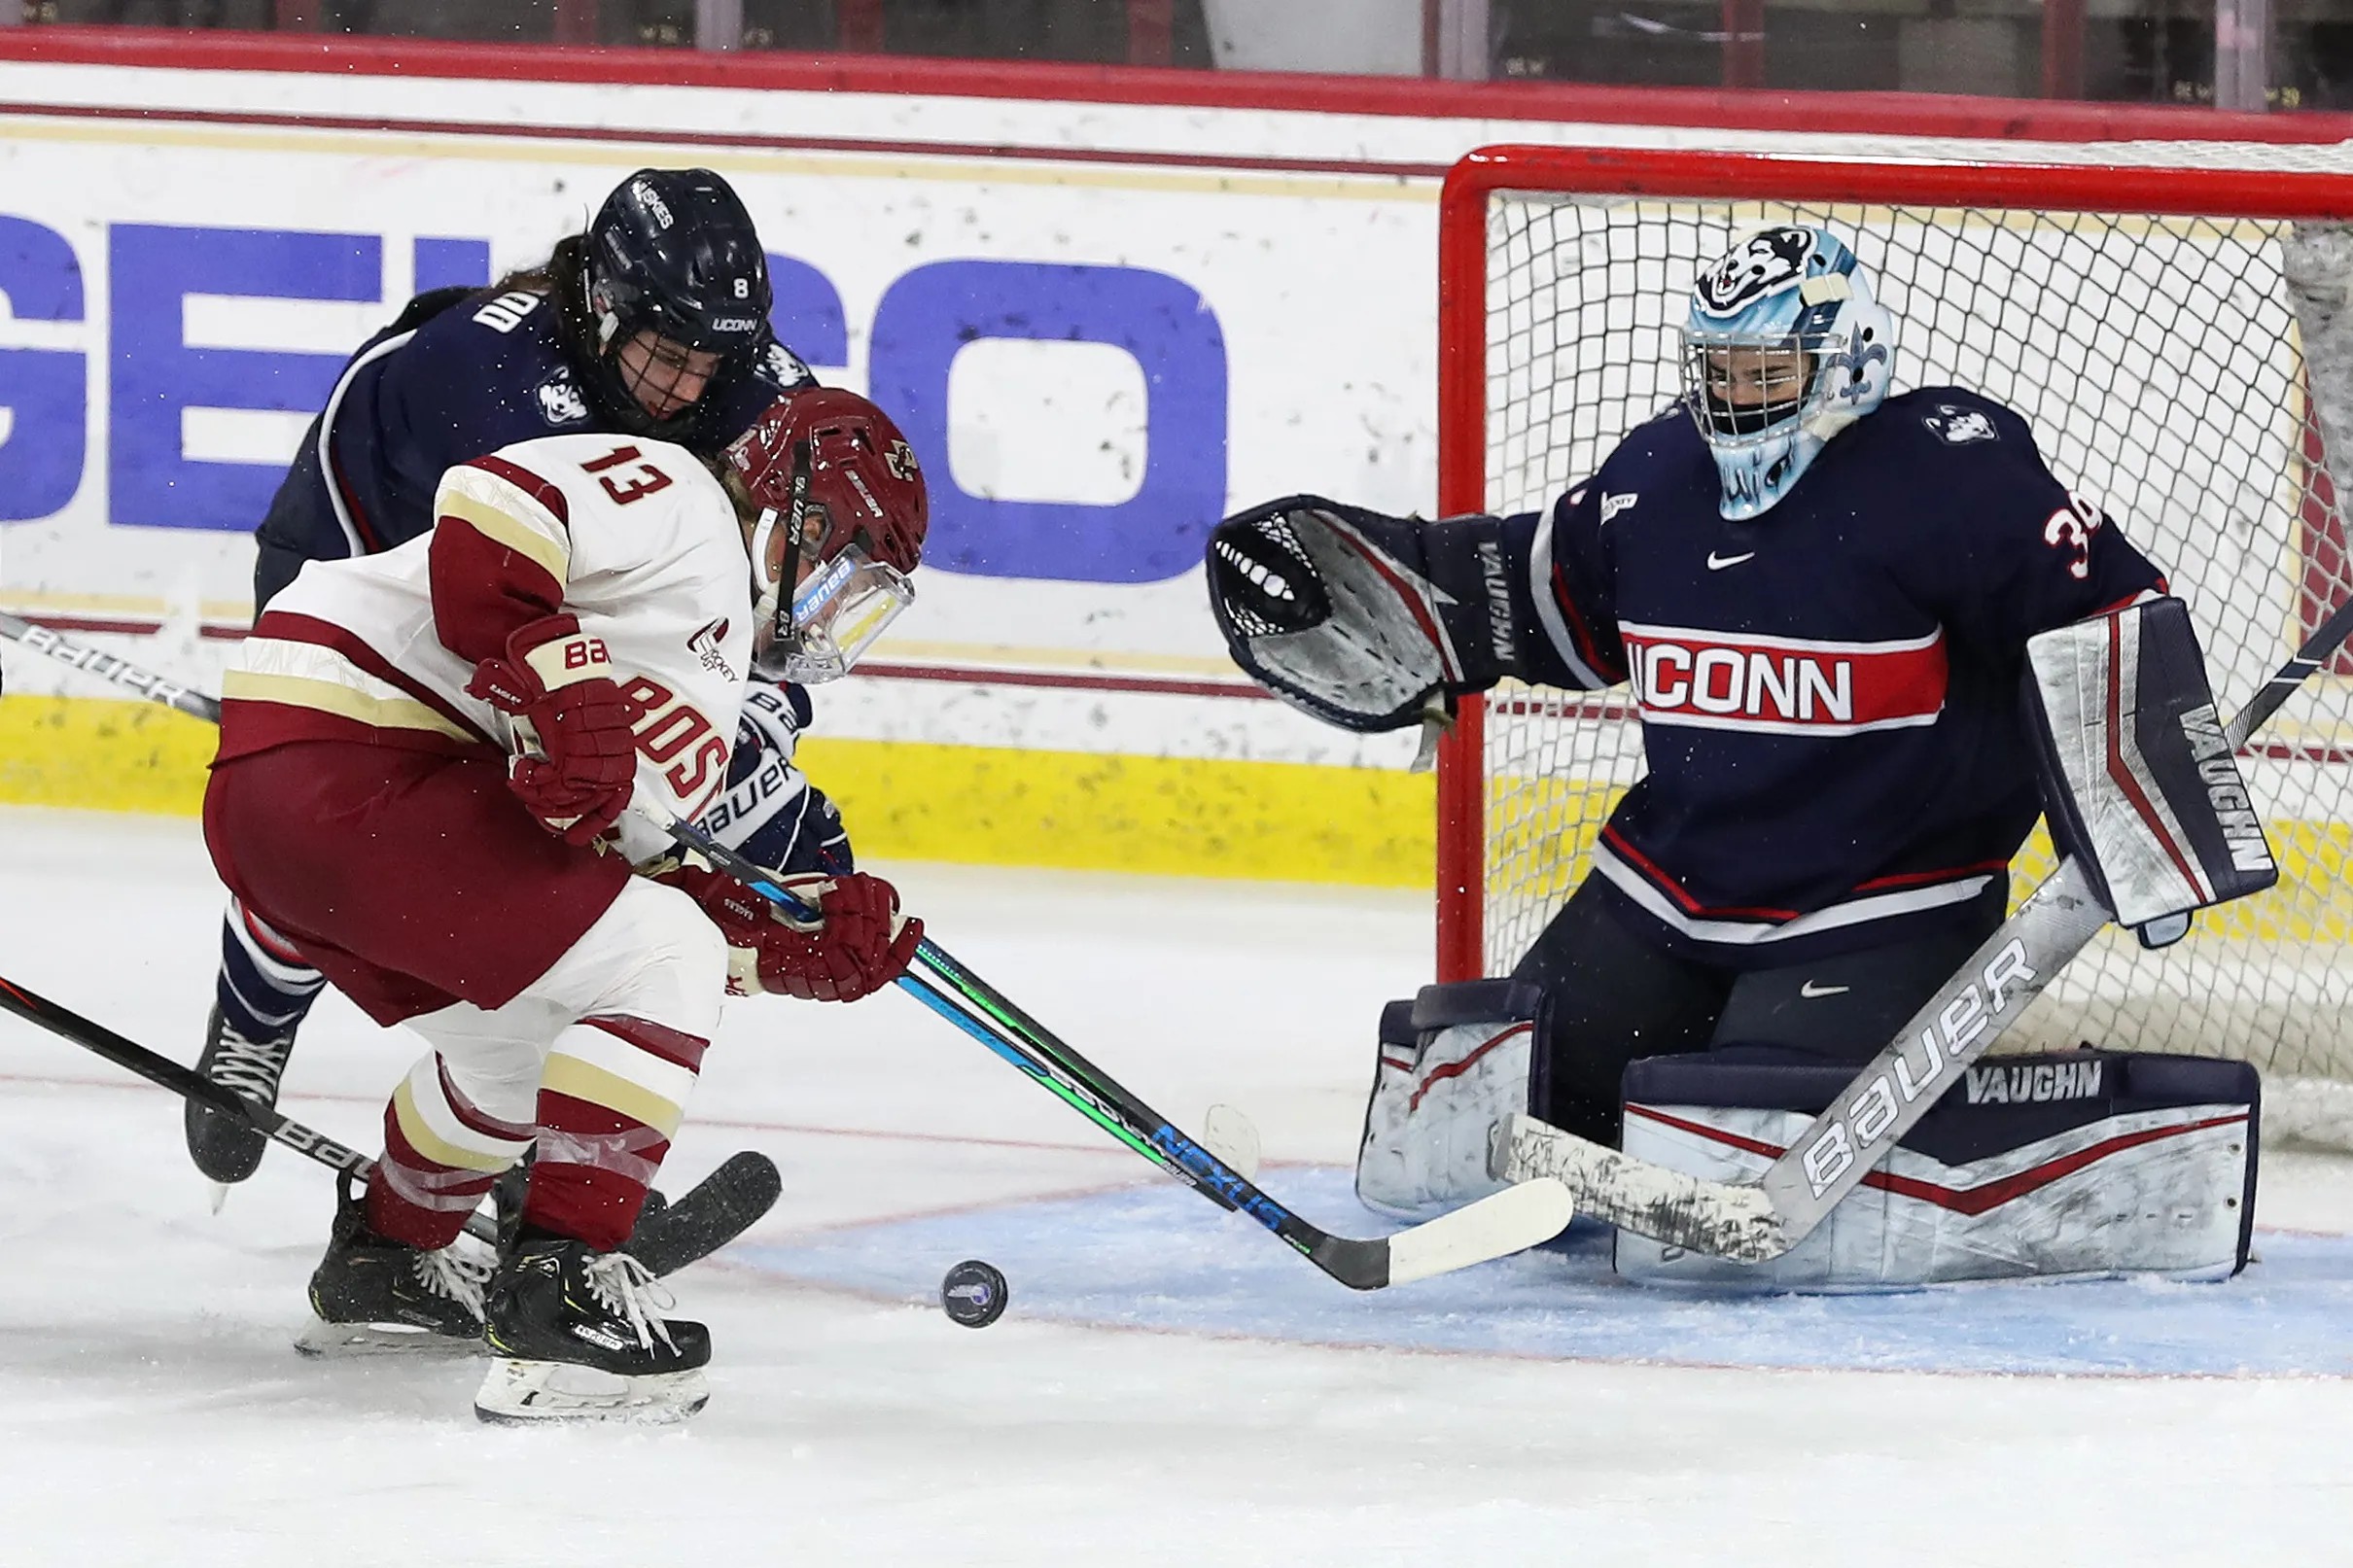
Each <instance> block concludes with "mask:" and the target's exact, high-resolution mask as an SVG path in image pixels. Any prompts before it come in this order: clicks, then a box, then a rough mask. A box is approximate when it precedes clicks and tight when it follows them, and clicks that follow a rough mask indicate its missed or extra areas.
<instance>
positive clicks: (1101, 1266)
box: [728, 1167, 2353, 1376]
mask: <svg viewBox="0 0 2353 1568" xmlns="http://www.w3.org/2000/svg"><path fill="white" fill-rule="evenodd" d="M1269 1185H1270V1190H1272V1191H1275V1192H1277V1193H1279V1194H1281V1195H1282V1199H1283V1201H1284V1202H1287V1203H1295V1204H1296V1205H1297V1206H1298V1209H1299V1211H1300V1212H1301V1213H1303V1214H1305V1215H1306V1216H1307V1217H1309V1218H1311V1219H1314V1220H1315V1221H1316V1222H1317V1223H1318V1224H1320V1225H1323V1226H1325V1227H1326V1228H1327V1229H1330V1230H1333V1231H1338V1232H1343V1233H1346V1234H1350V1235H1358V1236H1372V1235H1379V1234H1381V1233H1383V1232H1384V1231H1387V1230H1391V1229H1394V1227H1393V1226H1390V1225H1388V1224H1387V1222H1384V1221H1382V1220H1380V1219H1378V1218H1377V1217H1375V1216H1373V1215H1371V1214H1369V1213H1367V1212H1366V1211H1365V1210H1364V1208H1363V1207H1362V1206H1361V1205H1359V1204H1358V1203H1357V1202H1356V1201H1355V1198H1354V1196H1353V1194H1352V1192H1351V1191H1350V1186H1349V1175H1348V1172H1347V1171H1345V1170H1342V1169H1338V1168H1333V1167H1282V1168H1281V1169H1278V1170H1276V1171H1274V1172H1272V1173H1271V1175H1270V1183H1269ZM1608 1251H1609V1243H1608V1233H1607V1232H1606V1231H1605V1230H1603V1229H1601V1228H1599V1227H1589V1226H1583V1225H1580V1226H1579V1227H1577V1228H1575V1229H1573V1230H1572V1231H1571V1232H1570V1233H1569V1235H1568V1237H1566V1238H1564V1240H1563V1241H1562V1242H1560V1243H1557V1244H1556V1247H1555V1248H1550V1249H1546V1250H1543V1251H1540V1252H1535V1253H1528V1254H1524V1255H1522V1256H1520V1257H1517V1258H1509V1259H1505V1260H1503V1261H1502V1262H1499V1263H1494V1264H1489V1265H1486V1266H1484V1267H1481V1268H1477V1269H1471V1270H1466V1271H1464V1272H1460V1273H1456V1274H1451V1275H1445V1276H1442V1277H1440V1278H1437V1279H1430V1280H1423V1281H1421V1282H1419V1283H1416V1284H1411V1285H1404V1286H1399V1287H1396V1288H1394V1289H1391V1290H1387V1291H1377V1292H1372V1293H1369V1294H1358V1293H1357V1292H1354V1291H1351V1290H1348V1289H1346V1288H1345V1287H1343V1286H1341V1285H1339V1284H1337V1283H1335V1282H1333V1281H1332V1280H1329V1279H1327V1278H1325V1277H1323V1275H1322V1274H1321V1273H1320V1272H1317V1270H1316V1269H1314V1268H1313V1267H1311V1266H1310V1265H1308V1264H1307V1263H1306V1262H1305V1261H1303V1260H1301V1259H1299V1258H1297V1257H1295V1256H1292V1255H1291V1254H1290V1252H1289V1249H1288V1248H1286V1247H1284V1246H1283V1245H1282V1243H1281V1242H1280V1241H1278V1240H1276V1239H1275V1238H1274V1237H1271V1236H1269V1235H1267V1234H1266V1233H1265V1232H1264V1231H1262V1230H1261V1229H1259V1228H1258V1227H1257V1226H1256V1225H1254V1224H1252V1223H1250V1222H1249V1221H1247V1220H1245V1219H1243V1218H1241V1217H1240V1216H1238V1215H1229V1214H1224V1213H1220V1212H1219V1211H1218V1210H1216V1209H1215V1208H1212V1206H1211V1205H1210V1204H1208V1203H1206V1202H1202V1200H1201V1199H1200V1198H1198V1197H1196V1196H1195V1195H1193V1194H1192V1193H1189V1192H1186V1191H1184V1190H1183V1189H1181V1188H1179V1187H1177V1186H1176V1185H1174V1184H1167V1185H1151V1186H1143V1187H1136V1188H1125V1189H1121V1190H1118V1191H1114V1192H1107V1193H1100V1194H1095V1195H1091V1196H1087V1197H1081V1198H1073V1199H1056V1200H1046V1201H1038V1202H1012V1203H1007V1204H1004V1205H1002V1206H1000V1207H994V1208H986V1209H978V1210H972V1211H967V1212H963V1213H957V1214H950V1215H939V1216H931V1217H924V1218H916V1219H907V1220H896V1221H885V1222H881V1223H877V1224H873V1225H867V1226H858V1227H851V1228H846V1229H843V1230H838V1231H831V1232H825V1233H823V1234H819V1235H815V1236H810V1237H803V1238H801V1239H799V1240H795V1241H786V1242H775V1243H769V1244H765V1245H753V1246H743V1247H737V1248H735V1249H733V1250H732V1251H730V1252H729V1254H728V1256H729V1257H730V1258H731V1259H733V1260H735V1261H737V1262H739V1263H742V1264H745V1265H748V1266H750V1267H752V1268H755V1269H758V1270H761V1271H763V1272H772V1273H775V1274H779V1275H783V1276H786V1277H790V1278H793V1279H797V1280H805V1281H808V1282H811V1283H816V1284H825V1285H835V1286H846V1287H850V1288H854V1289H858V1290H862V1291H869V1292H875V1293H879V1294H882V1295H885V1296H896V1297H900V1298H903V1299H905V1300H907V1301H910V1302H915V1301H925V1302H932V1303H936V1301H937V1299H938V1298H937V1292H938V1290H939V1280H940V1276H941V1275H942V1274H943V1273H945V1272H947V1270H948V1267H949V1266H950V1265H951V1264H954V1263H956V1262H957V1261H958V1260H960V1259H964V1258H985V1259H987V1260H988V1261H990V1262H992V1263H994V1264H996V1265H997V1266H998V1267H999V1268H1001V1269H1002V1270H1003V1271H1004V1272H1005V1273H1006V1275H1007V1276H1008V1278H1009V1280H1010V1282H1011V1287H1012V1289H1011V1307H1010V1310H1009V1312H1008V1314H1007V1315H1008V1317H1009V1318H1018V1317H1029V1318H1034V1319H1045V1320H1049V1321H1053V1322H1058V1323H1071V1324H1091V1325H1109V1326H1117V1327H1132V1328H1149V1329H1160V1330H1172V1331H1176V1332H1183V1333H1199V1334H1212V1335H1218V1334H1223V1335H1247V1336H1250V1337H1253V1338H1263V1339H1269V1340H1280V1341H1291V1342H1303V1343H1312V1344H1329V1345H1369V1346H1386V1347H1390V1348H1395V1349H1409V1350H1438V1351H1457V1352H1464V1351H1467V1352H1472V1353H1487V1354H1499V1355H1516V1356H1533V1357H1541V1358H1559V1359H1569V1358H1575V1359H1581V1360H1605V1361H1643V1362H1654V1363H1669V1364H1674V1363H1683V1364H1692V1365H1707V1366H1741V1367H1773V1368H1820V1369H1870V1370H1877V1371H1890V1372H1897V1371H1901V1372H1942V1373H2012V1374H2017V1373H2036V1374H2046V1375H2061V1376H2064V1375H2079V1376H2080V1375H2092V1376H2117V1375H2126V1376H2129V1375H2136V1374H2137V1375H2165V1374H2194V1375H2221V1376H2232V1375H2235V1376H2281V1375H2289V1376H2293V1375H2298V1374H2304V1375H2320V1376H2353V1237H2316V1236H2305V1235H2299V1234H2291V1233H2282V1232H2258V1233H2257V1235H2256V1253H2257V1257H2258V1260H2259V1261H2258V1262H2256V1263H2255V1264H2254V1265H2252V1266H2251V1267H2250V1268H2249V1269H2248V1271H2247V1272H2245V1273H2243V1274H2241V1275H2240V1276H2239V1277H2238V1278H2236V1279H2234V1280H2231V1281H2230V1282H2228V1283H2223V1284H2198V1285H2187V1284H2184V1285H2176V1284H2164V1283H2158V1282H2145V1281H2131V1280H2119V1281H2105V1282H2093V1283H2084V1284H2061V1285H2037V1286H2018V1285H1983V1286H1972V1287H1965V1288H1960V1289H1945V1290H1933V1291H1916V1292H1912V1293H1908V1294H1901V1295H1883V1296H1845V1297H1820V1296H1814V1297H1792V1296H1784V1297H1768V1298H1738V1299H1727V1298H1722V1297H1710V1296H1698V1295H1689V1294H1683V1293H1680V1292H1667V1291H1660V1290H1650V1289H1643V1288H1640V1287H1636V1286H1631V1285H1628V1284H1626V1283H1625V1282H1623V1281H1621V1280H1619V1279H1618V1278H1617V1277H1616V1276H1615V1275H1614V1274H1612V1273H1611V1272H1610V1270H1609V1262H1608Z"/></svg>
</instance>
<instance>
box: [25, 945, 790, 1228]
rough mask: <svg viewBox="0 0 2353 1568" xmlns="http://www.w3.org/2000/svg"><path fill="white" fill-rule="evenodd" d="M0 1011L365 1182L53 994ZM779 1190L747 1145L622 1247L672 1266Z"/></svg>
mask: <svg viewBox="0 0 2353 1568" xmlns="http://www.w3.org/2000/svg"><path fill="white" fill-rule="evenodd" d="M0 1011H7V1012H11V1013H14V1014H16V1015H17V1016H18V1018H21V1019H23V1020H24V1021H25V1022H26V1023H28V1024H33V1025H36V1026H38V1027H39V1028H45V1029H47V1030H49V1031H50V1032H51V1033H52V1034H54V1035H57V1036H58V1037H59V1038H61V1039H66V1040H71V1041H72V1042H73V1043H74V1044H76V1045H78V1046H81V1047H82V1048H83V1049H84V1050H86V1051H91V1052H94V1053H96V1054H97V1055H99V1056H102V1057H104V1058H106V1060H107V1061H109V1062H112V1063H115V1064H116V1065H117V1066H122V1067H128V1068H129V1069H130V1070H131V1071H133V1072H135V1073H137V1074H138V1075H139V1076H140V1077H142V1078H144V1079H146V1080H147V1081H148V1082H149V1083H151V1084H155V1085H157V1086H158V1088H162V1089H168V1090H170V1091H171V1092H172V1093H173V1094H175V1095H178V1096H179V1097H181V1098H183V1099H193V1100H195V1101H197V1102H198V1103H200V1104H204V1105H208V1106H210V1107H211V1108H212V1109H214V1110H217V1111H219V1112H221V1113H222V1114H223V1115H225V1116H234V1117H236V1118H237V1119H238V1120H240V1121H242V1122H244V1123H245V1124H246V1125H247V1126H249V1127H251V1128H252V1129H253V1130H254V1131H255V1132H260V1133H261V1134H262V1135H263V1137H266V1138H268V1139H269V1140H270V1141H271V1142H273V1143H278V1144H283V1145H284V1146H285V1147H287V1148H289V1149H292V1150H294V1151H295V1152H296V1153H297V1154H299V1155H301V1156H302V1157H303V1158H305V1159H307V1160H313V1161H316V1162H317V1163H318V1164H320V1165H323V1166H325V1167H327V1168H328V1169H330V1170H339V1171H345V1172H348V1173H349V1174H351V1175H353V1176H355V1177H357V1178H359V1179H360V1180H361V1181H366V1180H367V1179H368V1177H369V1173H370V1172H372V1171H373V1170H374V1169H375V1162H374V1161H373V1160H370V1159H369V1158H368V1156H366V1155H364V1154H362V1153H360V1151H359V1150H357V1149H354V1148H351V1147H349V1146H348V1145H346V1144H342V1143H337V1142H336V1141H335V1140H334V1138H331V1137H329V1136H328V1135H327V1134H326V1133H324V1132H317V1131H316V1130H314V1129H312V1128H308V1127H305V1126H303V1125H302V1124H301V1123H300V1122H298V1121H296V1120H295V1119H294V1118H293V1117H291V1116H288V1115H285V1114H283V1113H282V1112H280V1111H278V1110H276V1109H274V1108H272V1107H269V1106H264V1105H263V1103H262V1102H261V1101H259V1100H254V1099H247V1098H245V1097H244V1096H242V1095H240V1094H238V1093H236V1092H235V1091H234V1090H231V1089H226V1088H224V1087H222V1086H221V1085H219V1084H217V1083H214V1082H213V1081H212V1080H211V1079H210V1078H207V1077H205V1076H204V1074H202V1073H200V1072H198V1071H196V1070H195V1069H194V1068H193V1067H184V1066H182V1065H181V1064H180V1063H177V1062H174V1061H172V1060H171V1058H169V1057H167V1056H163V1055H160V1054H159V1053H158V1052H154V1051H150V1050H149V1049H148V1048H147V1047H145V1046H143V1045H141V1044H139V1043H138V1042H137V1041H135V1040H129V1039H125V1038H123V1036H122V1035H120V1034H117V1033H116V1032H115V1031H114V1030H112V1029H110V1028H106V1026H104V1025H103V1024H99V1023H95V1022H93V1021H92V1020H90V1019H87V1018H84V1017H83V1016H82V1015H81V1014H79V1013H77V1012H75V1011H73V1010H72V1009H71V1008H68V1007H65V1006H62V1005H60V1004H59V1003H56V1002H53V1001H51V1000H50V999H49V998H48V997H46V996H42V995H38V994H36V993H32V992H30V991H27V990H25V989H24V988H23V987H21V986H18V985H17V984H15V983H14V982H12V981H9V980H7V979H4V978H0ZM783 1191H784V1181H783V1178H782V1177H780V1176H779V1175H778V1174H777V1169H776V1164H775V1162H774V1161H772V1160H770V1159H769V1158H768V1157H767V1156H766V1155H764V1154H760V1153H758V1152H756V1151H755V1150H751V1149H745V1150H742V1151H740V1152H738V1153H736V1154H734V1155H732V1156H730V1157H729V1158H728V1159H727V1160H726V1161H725V1162H723V1163H722V1164H721V1165H720V1167H719V1168H718V1169H717V1170H714V1171H713V1172H711V1174H710V1175H708V1176H705V1177H704V1178H703V1179H702V1180H701V1181H700V1182H698V1183H696V1184H695V1185H694V1187H693V1188H691V1189H690V1190H689V1191H688V1192H686V1194H685V1196H684V1197H682V1198H680V1199H679V1201H678V1202H675V1203H672V1204H670V1205H669V1206H667V1207H665V1208H662V1209H660V1210H658V1211H656V1210H649V1212H648V1213H647V1215H646V1217H645V1219H644V1220H643V1221H642V1222H641V1223H640V1224H639V1225H638V1228H637V1229H636V1230H635V1231H633V1232H631V1233H630V1237H629V1240H628V1243H627V1247H626V1250H627V1251H628V1252H629V1253H630V1255H631V1256H633V1257H635V1258H636V1259H637V1260H638V1262H640V1263H642V1264H644V1265H645V1266H646V1267H647V1268H648V1269H650V1270H651V1271H652V1272H655V1273H657V1274H667V1273H674V1272H677V1271H679V1270H681V1269H684V1268H685V1266H686V1265H688V1264H690V1263H693V1262H694V1261H695V1260H697V1259H699V1258H703V1257H706V1256H708V1255H709V1254H711V1253H713V1252H716V1251H718V1250H719V1249H720V1247H723V1246H725V1245H726V1244H727V1243H728V1242H730V1241H732V1240H734V1239H735V1238H736V1237H739V1236H741V1235H742V1234H743V1233H744V1232H745V1231H746V1230H748V1229H750V1228H751V1226H752V1225H753V1224H754V1223H755V1221H757V1220H758V1219H759V1218H760V1217H761V1216H762V1215H764V1214H766V1213H767V1212H768V1210H769V1209H770V1208H771V1207H772V1206H773V1205H774V1204H775V1202H776V1200H777V1197H778V1195H779V1194H781V1193H782V1192H783ZM466 1234H467V1235H469V1236H473V1237H477V1238H479V1239H481V1240H484V1241H488V1242H490V1243H491V1244H492V1245H494V1246H495V1245H497V1243H498V1225H497V1222H496V1221H494V1220H493V1219H492V1218H491V1217H490V1216H489V1215H488V1214H486V1213H482V1212H479V1211H476V1212H475V1213H473V1214H470V1215H468V1216H467V1218H466Z"/></svg>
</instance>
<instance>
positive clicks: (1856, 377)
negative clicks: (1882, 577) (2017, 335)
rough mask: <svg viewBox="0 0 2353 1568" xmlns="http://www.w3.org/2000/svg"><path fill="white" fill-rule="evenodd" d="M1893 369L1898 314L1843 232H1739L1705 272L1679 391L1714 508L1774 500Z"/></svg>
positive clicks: (1749, 507) (1729, 511)
mask: <svg viewBox="0 0 2353 1568" xmlns="http://www.w3.org/2000/svg"><path fill="white" fill-rule="evenodd" d="M1894 369H1895V323H1894V321H1893V319H1892V318H1891V317H1889V315H1888V314H1887V312H1886V310H1885V309H1883V308H1882V307H1881V306H1880V305H1879V303H1878V301H1876V300H1875V299H1874V298H1873V297H1872V290H1871V279H1870V276H1869V274H1867V273H1865V272H1864V270H1863V267H1862V263H1861V262H1859V261H1856V260H1855V255H1854V253H1853V252H1852V251H1850V250H1848V249H1847V248H1846V246H1845V244H1844V242H1843V241H1841V240H1840V239H1839V238H1838V236H1836V235H1835V234H1832V233H1831V232H1830V231H1829V230H1828V229H1824V228H1800V227H1795V226H1774V227H1770V228H1760V229H1757V230H1754V231H1753V232H1750V233H1748V234H1745V235H1743V236H1741V238H1740V239H1739V240H1738V242H1737V243H1736V244H1735V245H1734V246H1733V248H1732V249H1731V250H1729V251H1727V252H1726V253H1725V254H1724V255H1723V256H1722V257H1720V258H1718V259H1717V261H1715V263H1714V264H1713V265H1712V266H1710V267H1708V268H1707V269H1706V270H1705V271H1703V272H1702V273H1701V274H1700V280H1699V282H1698V283H1697V284H1695V285H1694V286H1693V288H1692V292H1691V308H1690V313H1689V315H1688V317H1687V319H1686V321H1685V324H1684V328H1683V389H1684V399H1683V401H1684V405H1685V406H1686V407H1687V408H1689V409H1690V410H1691V416H1692V418H1693V420H1694V421H1695V422H1697V423H1698V425H1699V427H1700V435H1701V436H1702V437H1703V439H1704V440H1705V441H1706V442H1707V445H1708V449H1709V451H1710V452H1712V453H1713V454H1714V456H1715V460H1716V473H1717V475H1718V477H1719V479H1720V480H1721V481H1722V487H1723V496H1722V500H1721V503H1720V505H1719V507H1718V509H1719V510H1721V511H1722V512H1723V514H1724V515H1725V516H1726V517H1729V518H1732V519H1733V520H1735V521H1736V522H1737V521H1739V520H1742V519H1745V518H1750V517H1755V516H1758V515H1760V514H1762V513H1763V512H1765V511H1767V510H1769V509H1771V508H1772V507H1773V505H1774V504H1775V503H1777V502H1778V501H1779V500H1780V499H1781V498H1782V497H1783V496H1785V495H1787V494H1788V493H1789V491H1790V488H1791V487H1792V486H1794V485H1795V484H1796V483H1797V482H1798V479H1799V477H1800V476H1801V475H1803V474H1804V473H1805V471H1806V470H1807V469H1808V468H1809V466H1810V465H1811V464H1812V463H1813V460H1814V458H1815V457H1817V456H1818V455H1819V454H1820V453H1821V450H1822V447H1823V445H1824V444H1825V443H1826V442H1828V441H1829V439H1830V438H1831V437H1832V436H1836V435H1837V434H1838V433H1839V432H1840V431H1843V430H1844V429H1845V428H1846V427H1847V426H1848V425H1851V424H1853V423H1854V422H1855V421H1856V420H1857V419H1860V418H1862V417H1863V415H1865V414H1867V413H1870V412H1871V411H1872V410H1873V409H1875V408H1877V407H1878V406H1879V403H1880V401H1882V400H1884V399H1885V398H1886V396H1887V386H1888V382H1889V379H1890V378H1891V376H1892V374H1893V372H1894Z"/></svg>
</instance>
